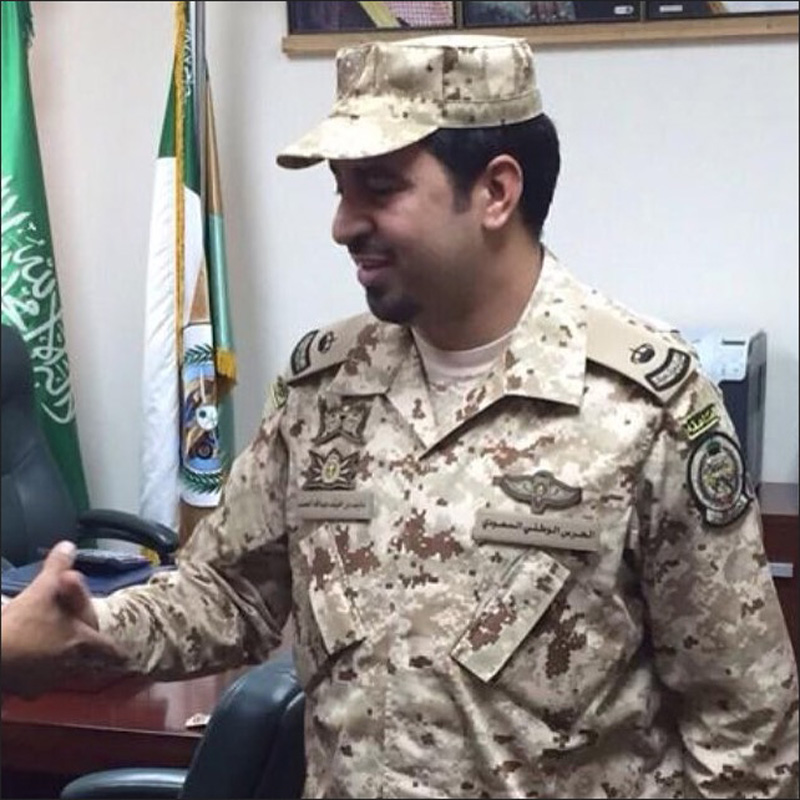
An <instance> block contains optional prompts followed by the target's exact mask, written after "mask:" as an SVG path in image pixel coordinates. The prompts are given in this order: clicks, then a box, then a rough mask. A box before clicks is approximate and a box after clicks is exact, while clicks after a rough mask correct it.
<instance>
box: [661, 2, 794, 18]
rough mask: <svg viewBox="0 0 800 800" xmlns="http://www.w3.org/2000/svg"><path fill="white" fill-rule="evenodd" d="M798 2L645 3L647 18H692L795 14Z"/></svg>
mask: <svg viewBox="0 0 800 800" xmlns="http://www.w3.org/2000/svg"><path fill="white" fill-rule="evenodd" d="M798 11H800V2H781V0H777V2H760V0H752V1H751V0H732V2H730V1H729V2H718V1H717V0H708V1H703V2H701V0H690V2H683V3H675V2H653V0H647V2H646V3H645V16H646V18H647V19H675V18H677V19H692V18H702V17H727V16H734V15H738V14H797V13H798Z"/></svg>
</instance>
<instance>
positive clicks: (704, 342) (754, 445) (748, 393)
mask: <svg viewBox="0 0 800 800" xmlns="http://www.w3.org/2000/svg"><path fill="white" fill-rule="evenodd" d="M681 333H682V334H683V336H684V338H685V339H686V340H687V341H688V342H690V343H691V344H692V345H693V347H694V348H695V350H696V351H697V355H698V358H699V359H700V365H701V366H702V368H703V370H704V372H706V374H707V375H708V376H709V377H710V378H711V379H712V380H713V381H714V382H715V383H716V384H717V385H718V386H719V388H720V389H721V390H722V396H723V400H724V402H725V408H726V409H727V411H728V414H729V415H730V417H731V421H732V422H733V426H734V428H735V429H736V435H737V436H738V437H739V442H740V444H741V446H742V455H743V456H744V460H745V464H746V466H747V470H748V473H749V475H750V480H751V481H752V483H753V486H754V487H757V486H758V485H759V484H760V483H761V471H762V470H761V467H762V459H763V450H764V400H765V394H766V382H767V334H766V333H765V332H764V331H763V330H758V331H753V332H749V333H747V332H744V333H734V332H730V331H726V332H720V331H717V330H709V329H703V328H686V329H684V330H682V331H681Z"/></svg>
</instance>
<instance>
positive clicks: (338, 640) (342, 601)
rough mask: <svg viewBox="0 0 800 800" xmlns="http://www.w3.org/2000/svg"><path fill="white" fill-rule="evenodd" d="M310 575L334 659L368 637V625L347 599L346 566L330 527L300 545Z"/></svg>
mask: <svg viewBox="0 0 800 800" xmlns="http://www.w3.org/2000/svg"><path fill="white" fill-rule="evenodd" d="M298 546H299V548H300V552H301V553H302V554H303V558H305V560H306V565H307V567H308V571H309V573H310V580H309V583H308V599H309V602H310V603H311V609H312V611H313V613H314V619H315V620H316V622H317V627H318V628H319V631H320V634H321V635H322V640H323V642H324V644H325V649H326V650H327V652H328V655H330V656H332V655H334V654H335V653H338V652H339V651H340V650H343V649H344V648H345V647H349V646H350V645H352V644H355V643H356V642H360V641H362V640H363V639H364V638H365V637H366V632H365V630H364V625H363V623H362V621H361V618H360V617H359V615H358V612H357V611H356V609H355V607H354V606H353V603H352V602H351V601H350V598H349V597H348V596H347V582H346V578H345V572H344V565H343V564H342V560H341V558H340V556H339V550H338V548H337V547H336V542H335V540H334V537H333V532H332V531H331V529H330V528H329V527H328V526H327V525H322V526H321V527H320V528H318V529H317V530H316V531H314V533H313V534H312V535H311V536H307V537H306V538H305V539H302V540H301V541H300V542H298Z"/></svg>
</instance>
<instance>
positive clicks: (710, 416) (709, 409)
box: [681, 403, 720, 442]
mask: <svg viewBox="0 0 800 800" xmlns="http://www.w3.org/2000/svg"><path fill="white" fill-rule="evenodd" d="M719 421H720V414H719V410H718V409H717V407H716V405H714V403H710V404H709V405H707V406H706V407H705V408H704V409H702V410H701V411H696V412H695V413H694V414H692V415H691V416H689V417H687V418H686V420H684V422H683V423H682V424H681V430H682V431H683V432H684V434H685V435H686V438H687V439H688V440H689V441H690V442H693V441H694V440H695V439H697V438H699V437H700V436H702V435H703V434H704V433H707V432H708V431H710V430H711V429H712V428H715V427H716V426H717V425H718V424H719Z"/></svg>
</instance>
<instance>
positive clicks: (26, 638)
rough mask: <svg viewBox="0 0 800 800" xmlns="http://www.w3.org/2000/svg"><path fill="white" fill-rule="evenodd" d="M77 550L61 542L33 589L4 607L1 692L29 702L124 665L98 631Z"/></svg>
mask: <svg viewBox="0 0 800 800" xmlns="http://www.w3.org/2000/svg"><path fill="white" fill-rule="evenodd" d="M74 559H75V545H74V544H73V543H72V542H68V541H63V542H59V543H58V544H57V545H55V546H54V547H53V549H52V550H51V551H50V552H49V554H48V555H47V558H46V559H45V561H44V563H43V565H42V569H41V571H40V572H39V574H38V575H37V576H36V578H35V579H34V580H33V581H32V582H31V584H30V585H29V586H28V587H27V588H26V589H25V590H24V591H22V592H20V594H19V595H18V596H17V597H15V598H14V599H13V600H11V601H10V602H9V603H7V604H6V605H4V606H3V616H2V672H1V674H2V689H3V692H9V693H12V694H21V695H24V696H27V697H30V696H34V695H36V694H40V693H41V692H44V691H47V690H48V689H52V688H54V687H56V686H58V685H59V684H60V683H63V682H64V681H65V680H67V679H68V678H70V677H73V676H75V675H79V674H81V672H84V671H87V670H89V669H97V668H100V669H107V670H112V669H114V668H115V667H120V666H122V664H123V663H124V657H123V655H122V654H121V653H120V651H119V650H118V649H117V648H116V647H115V645H114V643H113V642H112V641H111V640H110V639H109V638H108V637H106V636H103V635H102V634H100V633H99V632H98V630H97V627H98V625H97V616H96V614H95V612H94V608H93V607H92V600H91V596H90V594H89V592H88V591H87V589H86V586H85V585H84V583H83V579H82V577H81V575H80V573H79V572H77V571H75V570H73V569H72V564H73V561H74Z"/></svg>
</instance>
